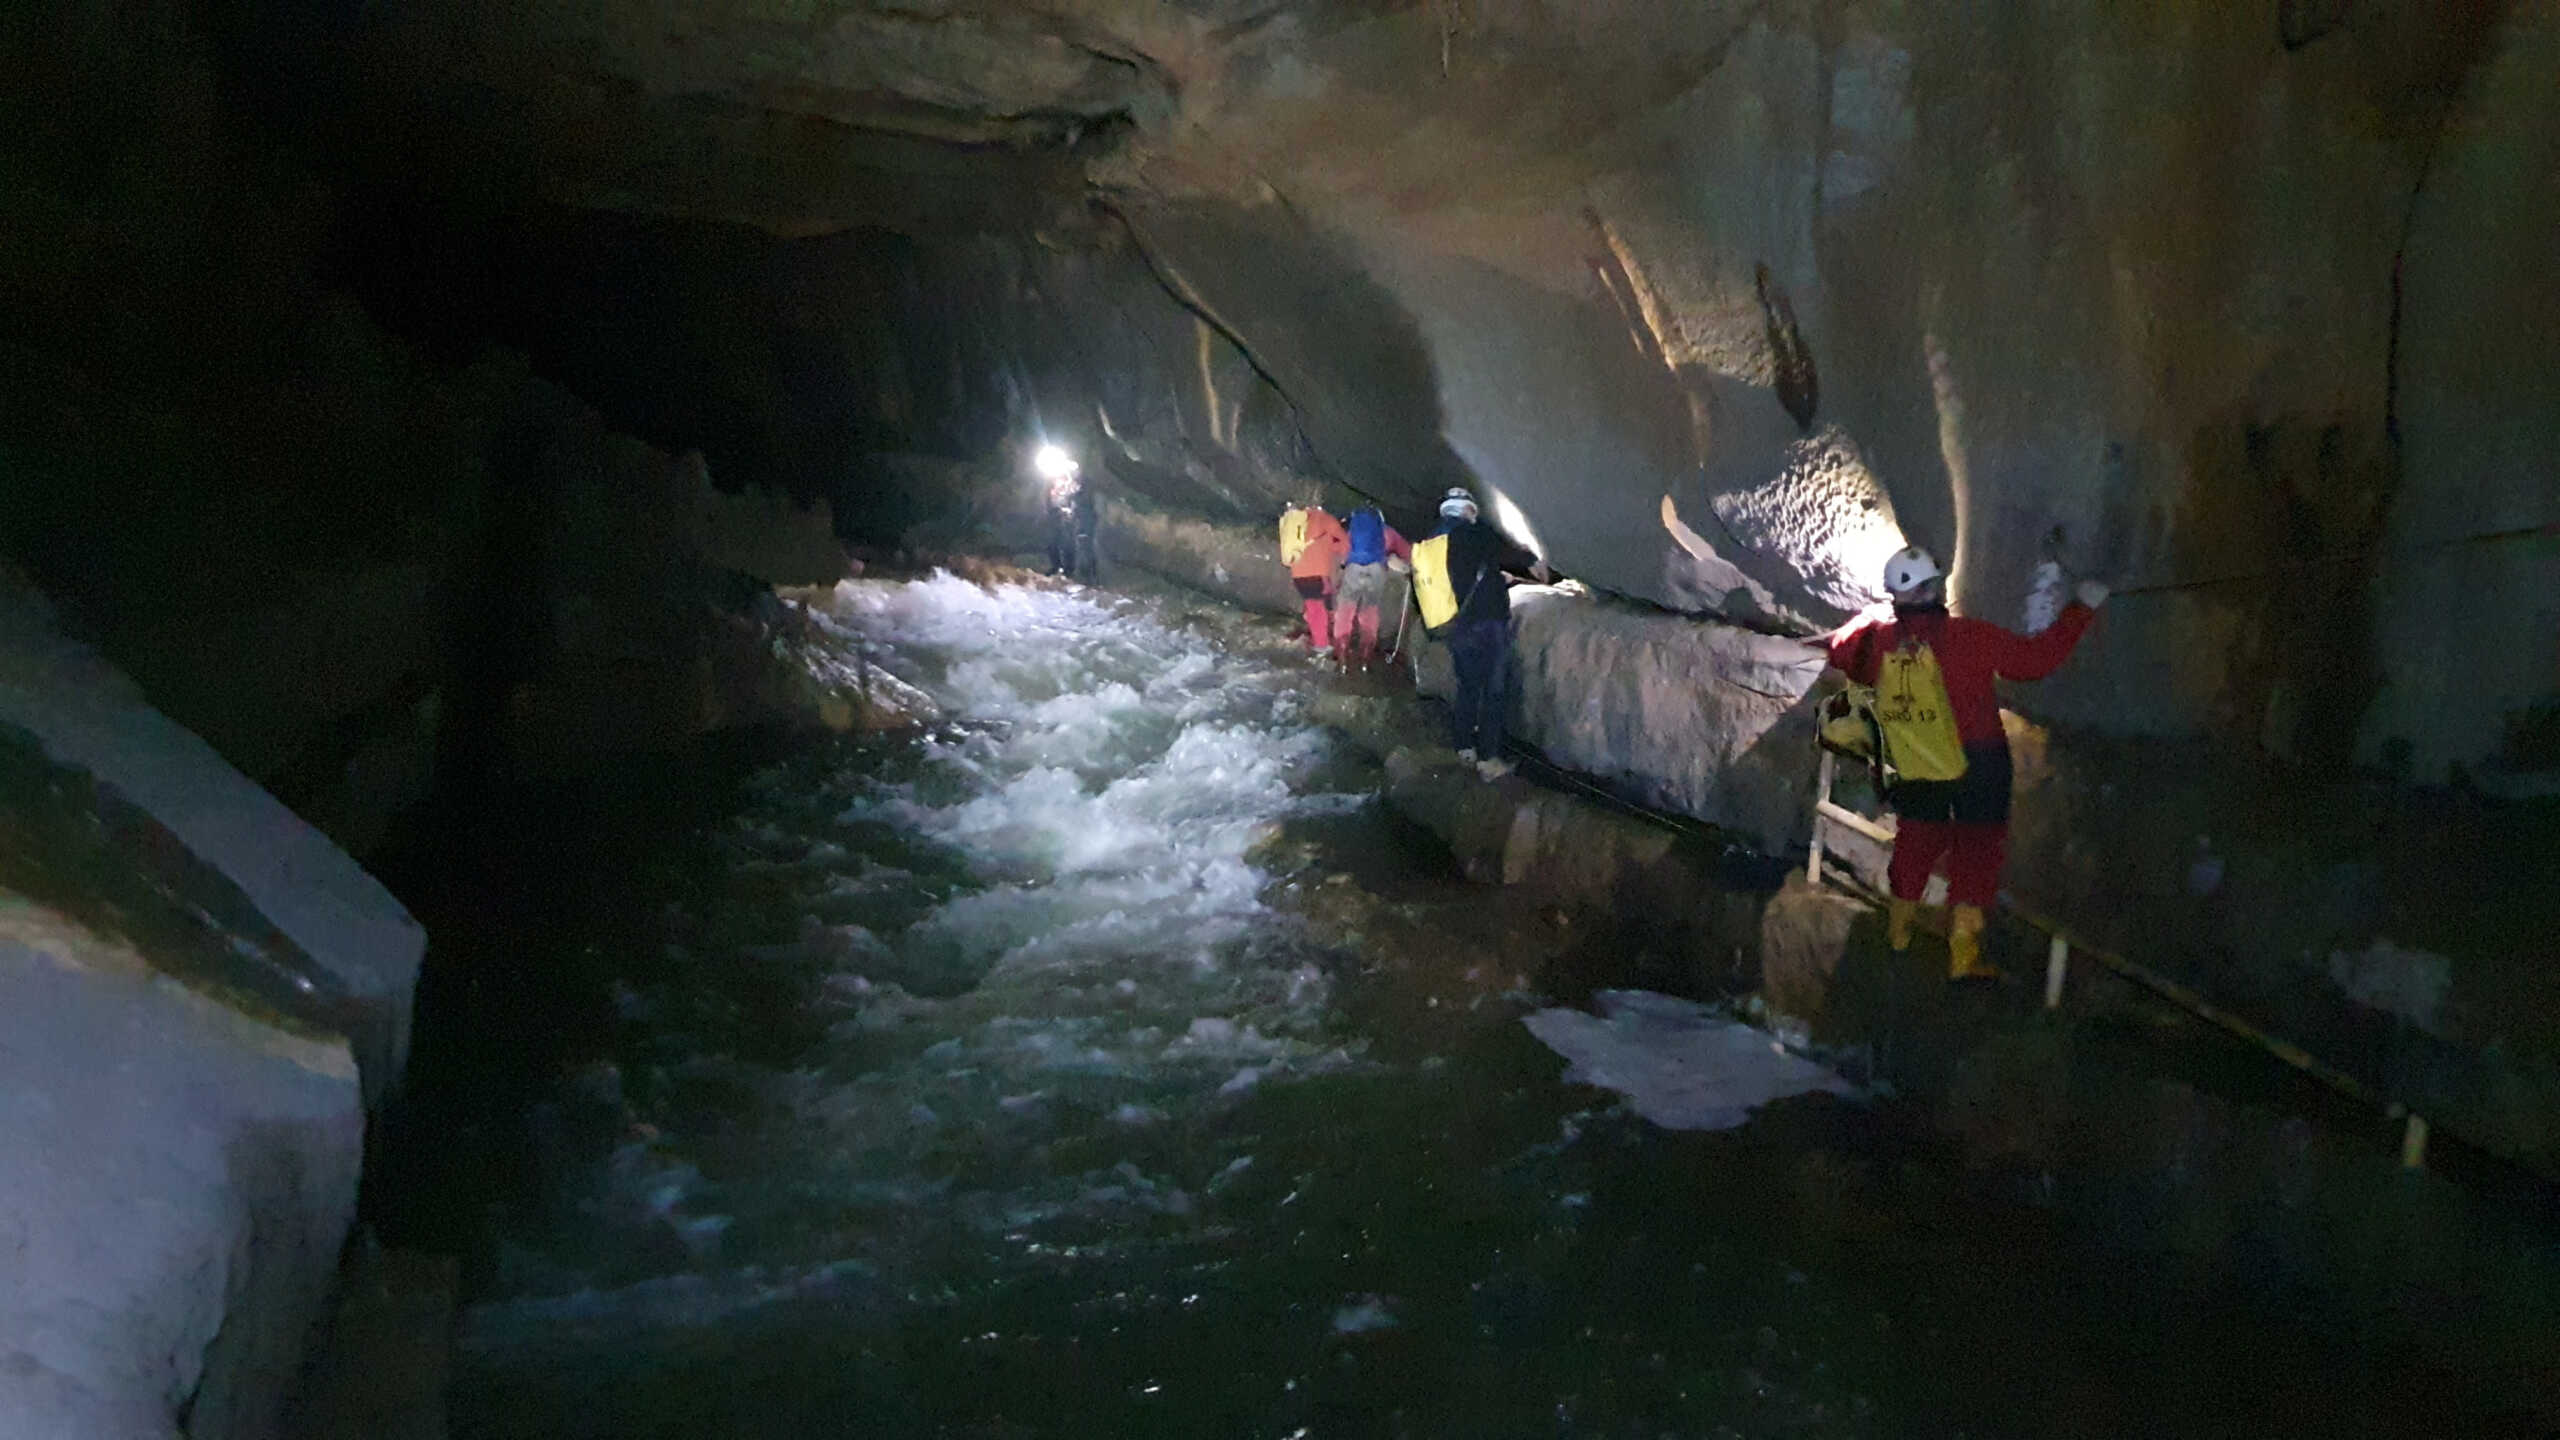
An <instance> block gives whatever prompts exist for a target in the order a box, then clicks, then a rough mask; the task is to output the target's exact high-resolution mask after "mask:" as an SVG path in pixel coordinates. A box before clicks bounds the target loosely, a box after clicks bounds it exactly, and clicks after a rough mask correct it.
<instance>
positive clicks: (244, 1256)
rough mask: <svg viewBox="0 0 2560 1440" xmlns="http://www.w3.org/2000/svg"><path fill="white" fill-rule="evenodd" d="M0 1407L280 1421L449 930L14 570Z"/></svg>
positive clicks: (5, 610)
mask: <svg viewBox="0 0 2560 1440" xmlns="http://www.w3.org/2000/svg"><path fill="white" fill-rule="evenodd" d="M0 787H5V789H6V791H7V796H6V799H7V803H6V804H5V805H0V1149H5V1151H6V1153H7V1154H9V1155H10V1156H11V1157H12V1160H11V1162H10V1163H9V1164H8V1165H6V1166H0V1414H6V1415H8V1416H10V1417H12V1425H13V1427H15V1428H13V1430H12V1433H15V1434H23V1435H28V1436H62V1437H72V1436H78V1437H84V1440H110V1437H112V1440H123V1437H146V1436H148V1437H159V1436H168V1435H172V1434H175V1433H178V1432H179V1431H180V1430H181V1429H183V1430H184V1432H185V1433H186V1434H187V1435H189V1436H190V1437H194V1440H212V1437H233V1436H241V1437H249V1436H267V1435H272V1434H274V1433H275V1432H276V1430H277V1427H278V1422H279V1416H280V1413H281V1411H282V1409H283V1406H284V1404H285V1402H286V1397H287V1395H288V1392H289V1390H290V1387H291V1385H292V1383H293V1381H294V1378H295V1376H296V1374H297V1371H298V1369H299V1367H300V1366H301V1364H302V1360H303V1355H304V1350H305V1346H306V1344H307V1341H308V1339H309V1337H310V1334H311V1332H312V1329H313V1327H314V1325H315V1323H316V1322H317V1321H318V1319H319V1317H320V1315H321V1313H322V1310H323V1307H324V1305H325V1303H326V1300H327V1297H328V1294H329V1290H330V1284H331V1279H332V1276H333V1275H334V1274H335V1272H336V1269H337V1265H338V1260H339V1253H340V1247H341V1245H342V1243H343V1241H344V1239H345V1237H346V1234H347V1230H348V1227H349V1225H350V1223H351V1222H352V1220H353V1217H354V1214H355V1206H356V1186H357V1177H358V1173H359V1171H360V1169H361V1166H362V1162H363V1152H364V1134H365V1123H366V1116H367V1112H368V1110H369V1109H370V1108H372V1107H374V1106H376V1105H378V1104H380V1102H381V1101H382V1099H383V1098H384V1092H385V1091H386V1090H387V1089H388V1088H389V1087H390V1086H391V1084H392V1083H393V1081H394V1078H395V1077H396V1076H397V1075H398V1074H399V1073H400V1067H401V1064H402V1061H403V1059H404V1058H405V1054H406V1050H407V1047H408V1042H409V1004H410V994H411V990H412V987H413V983H414V980H415V978H416V974H417V968H418V964H419V960H420V958H421V955H422V953H423V951H424V947H425V938H426V937H425V935H424V932H423V931H421V930H420V928H419V927H418V925H417V924H416V923H415V922H414V921H413V920H412V919H411V918H410V917H409V915H408V914H407V912H406V911H404V910H403V909H402V908H401V906H400V905H399V903H398V902H397V901H395V900H394V899H393V898H392V897H391V895H390V894H389V893H388V892H387V891H385V890H384V889H383V888H382V887H381V886H380V885H379V884H377V883H376V882H375V881H374V880H373V879H372V878H371V877H370V876H368V875H367V874H366V873H365V872H364V871H363V870H362V869H361V868H359V867H358V866H357V864H356V863H355V862H354V861H353V860H352V859H350V858H348V857H347V855H346V854H345V853H344V852H342V851H340V850H339V849H338V848H337V847H336V846H335V845H333V844H331V843H330V842H329V841H328V840H327V839H326V838H324V837H323V836H322V835H321V834H320V833H319V832H318V831H317V830H314V829H313V828H312V827H310V826H309V825H307V824H305V823H304V822H303V821H301V820H300V819H298V818H296V817H295V816H294V814H293V813H292V812H291V811H289V810H287V809H286V808H285V807H284V806H283V805H282V804H280V803H279V802H277V801H276V800H275V799H274V798H273V797H272V796H270V795H269V794H268V793H267V792H266V791H264V790H262V789H260V788H259V787H258V786H256V785H255V784H253V783H251V782H250V781H249V780H248V779H247V778H246V777H244V776H242V775H241V774H240V773H239V772H238V771H237V770H235V769H233V768H232V767H231V766H230V765H229V764H227V763H225V762H224V761H223V760H222V759H221V757H220V756H218V755H216V754H215V753H214V751H213V749H212V748H211V747H210V746H208V745H206V744H205V743H204V742H203V741H201V740H199V739H198V738H196V737H195V736H194V735H193V734H190V733H189V732H188V731H186V730H184V729H182V728H180V727H179V726H178V725H176V724H174V723H172V722H171V721H170V720H168V719H167V718H166V717H164V716H162V715H161V714H160V713H159V712H157V711H156V710H154V709H152V708H151V707H150V706H148V705H146V704H144V703H143V701H142V700H141V698H140V694H139V692H138V691H137V690H136V688H135V687H134V686H133V685H132V684H131V682H129V681H128V680H126V679H125V677H124V676H123V675H122V674H121V673H119V672H118V671H116V670H115V669H113V668H112V667H110V666H109V665H107V664H106V663H105V662H104V661H102V660H100V659H98V658H97V657H96V656H95V655H94V654H92V653H90V652H89V651H87V650H86V649H84V648H82V647H80V646H78V645H76V644H73V643H71V642H69V641H66V640H64V639H63V638H61V637H60V636H59V635H58V634H57V633H55V632H54V630H53V629H52V626H51V623H50V616H49V613H48V611H47V609H46V607H45V606H44V604H43V602H42V600H41V599H40V597H38V596H37V595H36V594H35V592H34V591H33V590H32V589H31V588H29V587H28V586H26V585H25V584H24V583H23V582H21V581H19V580H18V579H16V578H15V577H14V576H12V575H9V574H7V573H5V572H0Z"/></svg>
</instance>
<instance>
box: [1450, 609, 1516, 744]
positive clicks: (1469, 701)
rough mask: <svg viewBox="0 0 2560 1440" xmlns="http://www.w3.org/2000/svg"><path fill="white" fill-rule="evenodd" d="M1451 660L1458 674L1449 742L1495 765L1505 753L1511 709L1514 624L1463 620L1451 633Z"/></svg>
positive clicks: (1507, 621) (1501, 621) (1505, 621)
mask: <svg viewBox="0 0 2560 1440" xmlns="http://www.w3.org/2000/svg"><path fill="white" fill-rule="evenodd" d="M1449 659H1450V661H1451V662H1452V663H1453V664H1454V665H1455V666H1456V667H1457V671H1458V694H1457V698H1455V699H1454V700H1452V701H1451V702H1450V704H1449V714H1450V718H1451V720H1452V721H1453V722H1454V724H1453V726H1452V728H1453V729H1454V730H1455V731H1456V738H1455V739H1454V740H1452V741H1451V743H1452V744H1454V745H1456V746H1457V748H1459V749H1461V750H1473V751H1474V752H1476V754H1477V755H1479V756H1481V757H1482V758H1484V759H1487V760H1491V759H1493V758H1495V757H1497V756H1499V755H1500V754H1501V753H1502V716H1503V712H1504V711H1505V710H1507V709H1509V708H1510V706H1509V701H1510V698H1511V697H1510V691H1509V681H1510V674H1509V669H1510V659H1511V621H1510V620H1509V619H1508V618H1505V619H1501V620H1460V621H1459V622H1458V623H1457V624H1455V625H1454V626H1451V627H1450V630H1449Z"/></svg>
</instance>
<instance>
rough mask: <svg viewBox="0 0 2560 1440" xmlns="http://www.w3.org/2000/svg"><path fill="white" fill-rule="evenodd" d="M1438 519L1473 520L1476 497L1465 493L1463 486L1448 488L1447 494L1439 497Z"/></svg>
mask: <svg viewBox="0 0 2560 1440" xmlns="http://www.w3.org/2000/svg"><path fill="white" fill-rule="evenodd" d="M1440 517H1441V518H1442V519H1444V520H1473V519H1474V518H1476V497H1475V496H1473V495H1471V494H1469V493H1467V487H1465V486H1464V485H1452V486H1450V487H1449V493H1448V494H1446V495H1443V496H1441V497H1440Z"/></svg>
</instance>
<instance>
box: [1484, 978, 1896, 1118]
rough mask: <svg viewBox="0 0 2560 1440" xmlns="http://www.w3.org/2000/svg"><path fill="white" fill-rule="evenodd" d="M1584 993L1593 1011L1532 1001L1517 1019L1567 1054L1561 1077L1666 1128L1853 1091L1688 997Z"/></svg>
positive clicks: (1771, 1040)
mask: <svg viewBox="0 0 2560 1440" xmlns="http://www.w3.org/2000/svg"><path fill="white" fill-rule="evenodd" d="M1592 998H1593V1001H1594V1003H1596V1004H1597V1005H1598V1006H1599V1007H1600V1011H1601V1013H1600V1014H1598V1015H1593V1014H1591V1013H1589V1012H1587V1011H1582V1010H1566V1009H1553V1010H1541V1011H1539V1012H1537V1013H1536V1014H1534V1015H1530V1016H1528V1017H1526V1018H1525V1019H1523V1020H1522V1021H1521V1023H1522V1024H1524V1025H1526V1026H1528V1027H1529V1033H1530V1034H1532V1035H1535V1036H1537V1037H1538V1038H1539V1039H1540V1040H1542V1041H1545V1042H1546V1045H1547V1048H1549V1049H1551V1050H1553V1051H1555V1052H1556V1053H1557V1054H1559V1055H1561V1056H1563V1057H1564V1058H1565V1059H1566V1060H1568V1061H1570V1062H1572V1063H1571V1064H1569V1065H1568V1066H1567V1067H1566V1069H1565V1079H1567V1080H1568V1081H1572V1082H1574V1083H1577V1084H1583V1085H1595V1086H1598V1087H1600V1088H1601V1089H1604V1090H1614V1091H1616V1092H1618V1093H1619V1094H1621V1095H1623V1096H1625V1097H1626V1098H1627V1102H1628V1104H1629V1105H1631V1106H1632V1107H1633V1108H1634V1109H1635V1112H1636V1113H1637V1114H1639V1115H1642V1116H1643V1117H1644V1118H1645V1119H1647V1120H1650V1121H1652V1122H1653V1123H1654V1124H1656V1125H1659V1126H1661V1127H1662V1128H1664V1129H1666V1130H1731V1129H1735V1128H1737V1127H1739V1126H1741V1125H1743V1124H1744V1123H1746V1122H1747V1121H1749V1120H1750V1118H1751V1112H1752V1111H1754V1110H1757V1109H1759V1108H1760V1107H1761V1106H1763V1105H1766V1104H1768V1103H1769V1102H1771V1101H1773V1100H1782V1099H1785V1098H1787V1097H1789V1096H1793V1095H1810V1094H1814V1093H1816V1092H1827V1093H1829V1094H1834V1095H1855V1094H1856V1093H1857V1091H1856V1089H1855V1088H1854V1087H1853V1086H1851V1085H1850V1084H1849V1083H1848V1082H1847V1081H1845V1080H1843V1079H1841V1078H1840V1077H1839V1076H1837V1075H1835V1074H1833V1073H1831V1072H1830V1071H1829V1070H1827V1069H1824V1068H1823V1067H1822V1066H1820V1065H1817V1064H1815V1063H1814V1062H1813V1061H1811V1060H1807V1059H1805V1058H1804V1057H1803V1056H1801V1055H1796V1054H1793V1053H1791V1052H1789V1051H1788V1050H1787V1049H1786V1047H1785V1046H1783V1045H1780V1044H1779V1043H1778V1042H1777V1041H1776V1040H1775V1039H1774V1038H1772V1037H1771V1036H1770V1035H1769V1034H1768V1032H1766V1031H1763V1030H1755V1029H1753V1028H1751V1027H1750V1026H1748V1025H1744V1024H1742V1023H1740V1022H1739V1021H1734V1020H1728V1019H1726V1018H1724V1017H1723V1016H1721V1015H1718V1014H1716V1013H1715V1012H1714V1011H1712V1010H1709V1009H1708V1008H1707V1007H1705V1006H1703V1005H1700V1004H1697V1003H1695V1002H1693V1001H1688V1000H1679V999H1674V998H1673V997H1671V996H1668V995H1657V994H1655V993H1653V992H1652V991H1649V990H1603V991H1601V992H1600V993H1599V994H1598V995H1596V996H1594V997H1592Z"/></svg>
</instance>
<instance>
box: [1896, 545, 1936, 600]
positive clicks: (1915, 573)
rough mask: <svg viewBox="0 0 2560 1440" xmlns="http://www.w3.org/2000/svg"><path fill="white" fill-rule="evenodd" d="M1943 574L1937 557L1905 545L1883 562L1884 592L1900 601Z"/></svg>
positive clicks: (1915, 546)
mask: <svg viewBox="0 0 2560 1440" xmlns="http://www.w3.org/2000/svg"><path fill="white" fill-rule="evenodd" d="M1945 574H1946V572H1945V571H1943V570H1940V569H1939V568H1938V557H1937V556H1935V555H1932V554H1930V553H1929V552H1928V551H1926V550H1923V549H1921V548H1920V547H1919V546H1917V545H1906V546H1904V547H1903V548H1902V549H1900V550H1896V551H1895V552H1893V558H1892V559H1890V560H1887V561H1885V562H1884V591H1885V593H1886V594H1887V595H1890V596H1892V597H1893V598H1894V599H1896V600H1900V599H1902V598H1903V597H1904V596H1906V595H1910V594H1913V593H1915V592H1917V591H1918V590H1919V589H1920V588H1921V587H1923V586H1925V585H1927V584H1928V583H1929V582H1930V581H1932V580H1936V579H1940V578H1942V577H1943V576H1944V575H1945Z"/></svg>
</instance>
